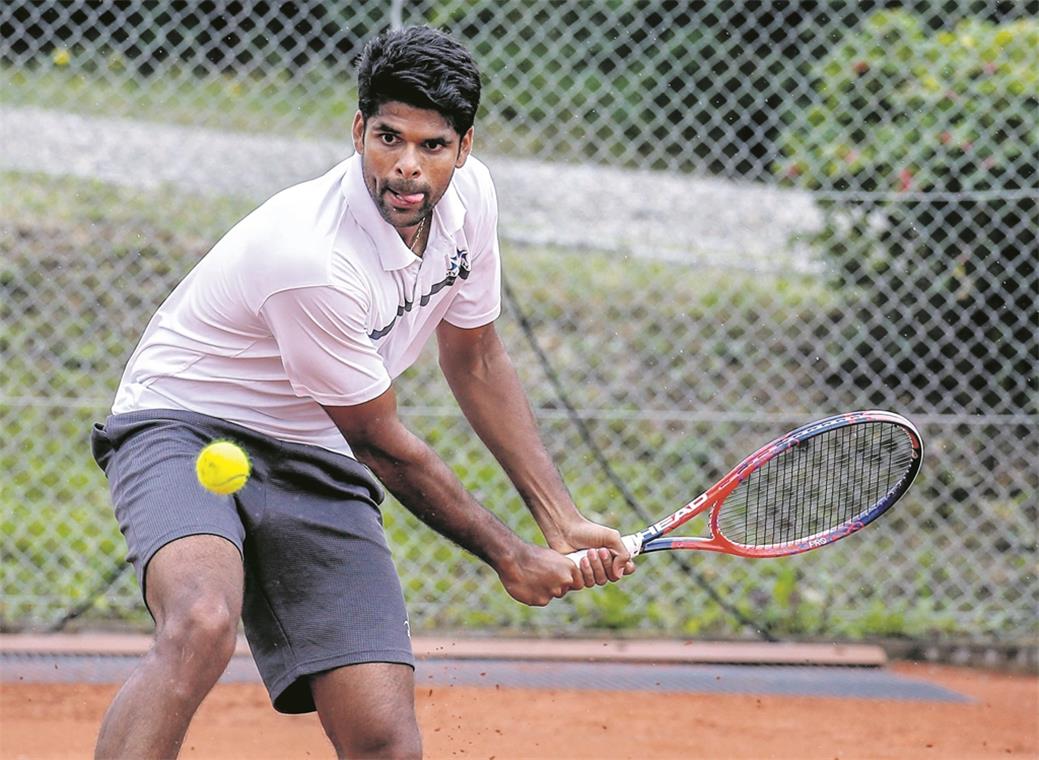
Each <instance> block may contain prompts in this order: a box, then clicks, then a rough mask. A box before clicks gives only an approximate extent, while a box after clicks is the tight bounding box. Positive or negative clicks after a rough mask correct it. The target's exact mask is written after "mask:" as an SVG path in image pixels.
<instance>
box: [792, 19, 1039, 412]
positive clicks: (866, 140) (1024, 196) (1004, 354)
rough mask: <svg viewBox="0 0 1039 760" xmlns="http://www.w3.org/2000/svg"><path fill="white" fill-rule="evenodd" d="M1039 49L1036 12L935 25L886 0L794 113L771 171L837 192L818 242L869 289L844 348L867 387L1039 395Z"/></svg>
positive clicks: (841, 270) (948, 407)
mask: <svg viewBox="0 0 1039 760" xmlns="http://www.w3.org/2000/svg"><path fill="white" fill-rule="evenodd" d="M1037 50H1039V21H1037V20H1035V19H1025V20H1019V21H1015V22H1012V23H1004V24H995V23H990V22H987V21H984V20H977V19H974V20H970V19H969V20H964V21H961V22H960V23H958V24H957V25H956V26H955V27H954V28H952V29H947V30H942V31H937V32H929V31H928V30H927V29H926V28H925V27H924V25H923V23H922V22H921V21H920V20H919V19H918V18H917V17H915V16H914V15H912V14H910V13H907V12H904V11H890V12H889V11H881V12H878V13H875V14H873V15H871V16H869V17H868V18H867V19H865V21H864V22H863V23H862V24H861V25H860V26H859V27H858V28H856V29H855V30H853V31H852V32H850V33H849V34H848V35H846V37H845V38H844V39H843V40H842V41H841V42H840V43H839V44H837V45H836V46H835V47H834V48H833V51H832V52H831V53H830V54H829V55H828V56H827V57H825V58H823V59H822V60H820V61H819V63H818V65H817V66H816V67H815V69H814V71H813V86H814V95H815V97H814V99H813V102H812V103H811V104H810V106H809V107H807V109H805V110H803V111H801V112H799V113H796V114H791V115H790V116H789V117H788V120H787V121H788V126H787V128H786V130H785V132H784V134H783V136H782V140H781V144H782V147H783V155H784V157H783V159H782V160H781V162H779V164H778V165H777V167H776V169H777V171H778V172H779V173H780V175H781V176H782V177H784V178H786V179H787V180H788V181H791V182H794V183H797V184H800V185H801V186H803V187H807V188H810V189H812V190H817V191H824V192H823V193H821V194H820V199H821V200H820V203H821V206H822V208H823V212H824V218H825V224H824V226H823V227H822V229H821V231H820V232H819V233H818V235H817V236H816V238H815V242H816V244H817V245H818V246H819V249H820V250H821V252H822V254H823V256H824V257H825V260H826V262H827V264H828V265H829V266H830V268H831V269H830V271H831V272H832V273H833V275H834V279H835V280H836V281H837V284H838V285H840V286H843V287H844V288H845V292H846V293H849V294H851V295H852V297H853V298H861V306H860V307H858V308H860V309H861V312H860V314H859V316H860V317H861V320H860V321H861V324H862V326H863V328H862V329H861V330H860V331H859V333H858V334H857V335H854V336H848V338H849V339H848V341H847V342H846V343H845V344H844V345H843V346H842V347H841V348H840V359H841V360H842V363H841V371H842V373H843V374H845V375H847V374H851V375H853V376H855V377H856V378H857V379H859V380H860V384H861V385H862V387H864V388H865V387H874V388H877V387H882V386H886V387H887V388H888V389H889V390H890V389H894V390H895V391H896V392H899V393H902V394H905V395H906V396H909V397H915V398H919V397H920V395H919V394H918V392H917V391H916V390H914V389H916V388H919V387H926V388H927V391H926V392H925V394H924V396H925V399H924V400H926V401H927V402H928V403H929V404H933V405H934V406H936V407H937V411H946V412H952V411H954V410H959V409H963V408H965V409H968V410H971V411H974V412H977V413H983V412H994V413H1016V412H1020V411H1022V410H1024V409H1026V408H1028V407H1029V406H1030V405H1034V403H1035V396H1034V394H1035V386H1034V372H1033V369H1032V367H1030V366H1029V365H1030V355H1031V357H1034V354H1035V351H1036V339H1035V331H1034V322H1033V320H1034V315H1035V310H1034V309H1035V306H1034V299H1035V292H1036V261H1037V259H1039V257H1037V255H1036V251H1037V241H1036V230H1037V229H1039V213H1037V203H1036V200H1037V192H1036V188H1037V182H1036V167H1037V166H1039V128H1037V126H1036V125H1037V124H1039V65H1037V63H1039V59H1037V55H1036V51H1037ZM935 315H937V318H935ZM878 377H879V378H880V379H881V380H882V381H883V382H882V383H878V382H877V379H878Z"/></svg>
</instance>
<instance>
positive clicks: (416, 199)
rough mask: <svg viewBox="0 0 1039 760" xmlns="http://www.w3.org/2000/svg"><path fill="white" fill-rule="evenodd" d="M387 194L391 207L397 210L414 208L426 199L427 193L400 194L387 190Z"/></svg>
mask: <svg viewBox="0 0 1039 760" xmlns="http://www.w3.org/2000/svg"><path fill="white" fill-rule="evenodd" d="M386 194H387V195H388V196H389V197H388V198H387V200H388V201H389V203H390V205H391V206H394V207H396V208H414V207H415V206H420V205H422V202H423V201H424V200H425V199H426V194H425V193H398V192H396V191H395V190H392V189H390V188H386Z"/></svg>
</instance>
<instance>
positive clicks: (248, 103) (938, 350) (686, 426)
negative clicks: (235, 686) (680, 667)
mask: <svg viewBox="0 0 1039 760" xmlns="http://www.w3.org/2000/svg"><path fill="white" fill-rule="evenodd" d="M1037 13H1039V9H1037V7H1036V4H1035V3H1031V2H1029V3H1006V2H974V1H971V0H941V1H939V0H933V1H924V0H919V1H918V2H902V3H895V2H883V3H881V2H838V1H837V0H833V1H832V2H815V1H813V2H807V1H804V2H788V3H769V4H750V3H739V2H727V1H725V0H719V1H718V2H698V3H670V2H637V1H635V0H615V1H613V2H608V3H592V2H554V1H552V2H550V1H549V0H544V1H539V2H513V1H512V0H508V1H505V2H503V1H501V0H496V1H495V2H491V0H486V1H485V0H469V1H465V2H463V1H462V0H453V1H446V2H432V1H431V0H428V1H423V2H367V3H348V4H347V3H342V4H340V3H326V2H319V1H318V0H297V1H296V2H273V1H272V2H230V1H227V2H222V1H217V0H213V1H211V2H198V3H186V2H169V3H157V2H146V1H145V0H129V1H126V2H116V1H115V0H105V1H98V2H87V1H86V0H75V1H72V0H70V1H66V2H61V1H59V0H53V1H51V2H30V1H29V0H15V1H14V2H8V3H5V4H3V6H2V7H0V34H2V38H3V40H2V44H3V49H2V51H0V119H2V121H0V128H2V130H3V134H2V142H0V183H2V187H0V255H2V260H0V297H2V301H0V316H2V332H0V350H2V352H3V358H2V366H0V378H2V381H3V387H2V395H0V419H2V421H3V429H4V431H5V435H4V437H3V450H2V464H3V473H4V474H3V477H2V480H0V489H2V490H0V509H2V513H0V528H2V539H0V540H2V563H3V589H2V593H3V599H2V605H3V607H2V620H0V624H2V626H3V627H4V628H6V629H13V628H24V627H54V626H59V625H63V624H65V623H66V622H68V620H69V618H70V617H74V616H77V615H82V616H83V617H84V618H86V619H88V620H93V621H98V620H105V621H112V620H130V621H137V622H140V621H142V620H144V619H145V618H144V613H143V612H142V611H141V606H140V602H139V598H138V592H137V589H136V585H135V582H134V581H133V579H132V574H130V573H127V572H123V571H122V563H121V559H122V555H123V552H124V548H123V545H122V539H121V537H120V536H119V534H118V530H117V528H116V525H115V522H114V519H113V518H112V516H111V513H110V508H109V506H108V495H107V491H106V488H105V483H104V479H103V477H102V475H101V473H100V472H99V471H98V470H97V468H96V467H95V466H94V464H93V463H92V461H91V460H90V455H89V451H88V445H87V431H88V429H89V426H90V423H91V422H92V421H93V420H95V419H99V418H101V417H103V416H104V415H105V414H106V411H107V408H108V405H109V404H110V402H111V397H112V395H113V392H114V388H115V384H116V382H117V380H118V377H119V374H120V371H121V369H122V366H123V364H124V362H125V360H126V359H127V357H128V355H129V353H130V351H131V350H132V348H133V346H134V344H135V342H136V340H137V338H138V337H139V335H140V332H141V331H142V330H143V327H144V325H145V323H146V321H147V319H148V317H149V315H150V313H151V312H152V311H153V310H154V308H155V307H156V306H157V305H158V303H159V302H160V301H161V300H162V299H163V298H164V297H165V295H166V294H167V293H168V292H169V291H170V289H171V288H172V287H173V286H174V285H175V283H176V282H177V281H178V279H179V278H180V277H181V276H183V274H184V273H185V272H186V271H187V270H188V269H189V268H190V267H191V266H192V265H193V263H194V262H195V261H197V259H198V258H199V257H200V256H201V255H203V254H204V253H205V251H206V250H207V249H208V247H209V246H210V245H211V244H212V243H213V241H215V240H216V239H217V238H218V237H219V236H220V234H222V232H223V231H225V230H226V229H227V228H228V227H229V226H230V225H232V224H233V223H234V222H235V221H236V220H237V219H238V218H240V217H241V216H242V215H244V214H245V213H246V212H248V211H249V210H250V209H251V208H252V206H253V205H255V204H256V203H257V202H258V201H260V200H262V199H263V198H264V197H265V196H266V195H267V194H269V193H271V192H273V191H275V190H277V189H279V188H280V187H283V186H285V185H287V184H289V183H291V182H294V181H298V180H302V179H305V178H309V177H310V176H314V175H315V174H317V173H319V172H321V171H322V170H324V169H326V168H327V167H328V166H329V165H331V164H332V163H333V162H335V161H337V160H339V159H340V158H342V157H344V156H345V155H346V154H347V153H348V151H349V139H348V132H349V123H350V119H351V117H352V114H353V110H354V108H355V92H354V83H353V80H352V71H353V69H352V67H353V63H354V60H355V57H356V55H357V53H358V52H359V50H360V47H361V45H362V44H363V42H364V40H365V39H367V38H368V37H369V36H370V35H371V34H373V33H375V32H377V31H379V30H381V29H383V28H385V27H387V26H389V25H391V24H393V23H405V24H411V23H419V22H425V23H430V24H433V25H436V26H439V27H442V28H445V29H448V30H450V31H452V32H453V33H455V34H456V35H457V36H458V37H459V38H461V39H463V40H464V41H466V42H467V43H468V44H469V45H470V46H471V48H472V49H473V51H474V53H475V54H476V57H477V59H478V61H479V63H480V65H481V68H482V71H483V74H484V82H485V88H484V100H483V106H482V108H481V112H480V116H479V120H478V134H477V150H476V152H477V154H478V155H479V156H480V157H481V158H482V159H483V160H484V161H485V162H486V163H488V165H489V166H490V167H491V170H492V173H493V175H494V177H495V180H496V184H497V186H498V190H499V197H500V202H501V216H502V224H501V235H502V238H503V241H504V246H503V248H504V256H505V267H506V283H507V292H506V296H507V297H506V307H507V308H506V313H505V315H504V316H503V317H502V319H501V321H500V329H501V331H502V333H503V335H504V337H505V339H506V341H507V344H508V346H509V347H510V350H511V352H512V354H513V357H514V359H515V362H516V364H517V366H518V368H519V371H520V372H521V374H522V376H523V378H524V381H525V383H526V385H527V387H528V389H529V392H530V395H531V399H532V402H533V405H534V407H535V410H536V413H537V415H538V419H539V421H540V424H541V426H542V429H543V432H544V436H545V438H546V440H547V443H548V445H549V447H550V449H551V450H552V452H553V453H554V454H555V456H556V457H557V460H558V462H559V466H560V469H561V470H562V472H563V473H564V476H565V478H566V480H567V482H568V484H569V486H570V488H571V490H572V491H573V493H574V495H575V498H576V500H577V502H578V504H579V505H581V507H582V508H583V509H584V510H585V511H586V512H587V513H588V514H589V515H590V516H593V517H597V518H601V519H603V520H604V521H607V522H609V523H611V524H614V525H616V526H617V527H619V528H621V529H627V530H630V529H634V528H637V527H640V526H641V525H642V524H643V523H644V522H645V516H654V515H660V514H664V513H667V512H670V511H671V510H672V509H673V508H674V507H675V506H676V505H678V504H680V503H684V502H685V501H686V500H687V499H688V498H690V497H691V496H693V495H695V493H698V492H699V491H700V490H702V489H703V488H704V487H706V486H707V485H709V484H710V483H711V482H713V481H714V480H715V479H716V478H717V477H718V476H720V475H721V474H723V473H724V472H725V471H726V470H727V469H728V467H729V466H731V465H732V464H733V463H734V462H735V461H737V460H738V458H739V457H741V456H742V455H744V454H745V453H747V452H748V451H750V450H752V449H753V448H755V447H756V446H757V445H760V444H761V443H763V442H765V441H766V440H768V439H769V438H770V437H773V436H774V435H777V434H779V433H781V432H783V431H785V430H786V429H789V428H791V427H793V426H794V425H796V424H799V423H801V422H804V421H806V420H808V419H811V418H814V417H818V416H822V415H825V414H829V413H833V412H836V411H843V410H848V409H853V408H863V407H886V408H892V409H894V410H896V411H899V412H901V413H903V414H906V415H908V416H910V417H911V418H912V419H913V420H914V421H915V422H917V424H918V425H919V427H920V428H921V431H922V433H923V435H924V438H925V442H926V456H925V463H924V468H923V470H922V473H921V475H920V478H919V481H918V483H917V484H916V486H915V487H914V489H913V490H912V491H911V492H910V494H909V496H908V497H907V499H906V501H905V502H903V503H901V504H899V506H898V508H897V509H896V510H894V511H893V512H892V513H891V514H890V515H889V516H886V517H885V518H884V519H883V520H882V521H881V522H880V523H878V524H877V525H876V526H873V527H871V528H870V529H869V531H868V532H867V533H864V534H863V535H862V536H860V537H855V538H852V539H849V540H848V541H844V542H841V543H839V544H837V545H835V546H834V547H831V548H829V549H826V550H824V551H820V552H814V553H810V554H808V555H804V556H801V557H796V558H791V559H787V560H774V561H747V560H736V559H732V558H727V557H722V556H713V555H712V556H695V557H690V558H685V559H676V558H669V557H652V558H648V559H646V560H644V561H643V563H642V564H643V567H642V570H641V572H640V573H638V574H637V575H635V576H634V577H632V578H630V579H626V580H625V581H624V582H623V583H621V584H618V585H616V586H613V587H610V588H606V589H599V590H596V591H592V592H583V593H580V594H573V595H571V596H569V597H567V598H566V599H564V600H562V601H560V602H557V603H553V604H552V605H551V606H550V607H548V608H547V609H544V610H530V609H526V608H523V607H521V606H519V605H516V604H514V603H512V602H511V601H510V600H509V599H508V598H507V596H506V595H505V594H504V592H503V591H502V590H501V589H500V587H499V586H498V585H497V584H496V582H495V580H494V577H493V573H491V572H490V571H489V570H488V569H487V568H485V567H483V566H481V565H480V564H479V563H477V562H475V561H473V560H472V559H470V558H468V557H466V556H464V555H463V554H462V553H461V552H460V551H458V550H457V549H455V548H453V547H452V546H450V545H449V544H448V543H447V542H446V541H444V540H442V539H439V538H435V537H434V534H432V533H431V532H430V531H428V530H427V529H425V528H423V527H420V526H419V525H417V524H416V522H415V521H414V520H413V519H412V518H411V517H410V516H409V515H408V514H407V513H406V512H405V511H404V510H403V509H402V508H401V507H400V506H399V505H396V504H393V503H389V504H387V505H386V506H385V510H384V512H385V516H386V522H387V526H388V530H389V532H390V535H391V542H392V544H393V546H394V550H395V554H396V558H397V562H398V565H399V568H400V570H401V573H402V576H403V578H404V582H405V588H406V593H407V596H408V601H409V606H410V609H411V613H412V624H413V627H414V628H415V629H422V630H427V631H428V630H433V629H440V630H444V629H453V628H462V627H465V628H469V629H472V628H481V629H488V630H502V629H524V630H540V631H568V632H572V631H576V630H579V629H588V628H590V629H600V630H601V629H617V630H631V631H633V632H636V633H638V632H641V633H648V632H654V633H663V634H669V635H699V636H737V637H754V636H772V637H776V638H789V637H802V638H815V637H825V638H826V639H855V638H863V637H878V636H905V637H909V638H911V639H925V638H931V637H945V638H947V639H952V638H957V639H969V640H972V641H985V642H993V641H994V642H1003V643H1013V642H1022V641H1024V642H1034V640H1035V637H1036V633H1037V621H1036V612H1037V608H1039V580H1037V577H1036V576H1037V527H1036V521H1037V492H1039V483H1037V470H1036V461H1035V456H1036V452H1037V451H1039V426H1037V419H1039V418H1037V383H1036V360H1037V351H1039V349H1037V338H1036V332H1037V330H1036V328H1037V323H1036V322H1037V315H1036V306H1035V303H1036V295H1037V290H1039V283H1037V275H1036V263H1037V260H1039V244H1037V241H1036V230H1037V229H1039V212H1037V200H1039V190H1037V178H1036V167H1037V166H1039V126H1037V125H1039V52H1037V51H1039V21H1037V18H1036V17H1037ZM399 397H400V399H401V401H402V405H403V406H402V411H403V414H404V415H406V419H407V422H408V424H409V425H410V426H411V427H412V428H413V429H414V430H416V431H417V432H418V433H419V434H421V435H422V436H424V437H425V438H426V439H427V440H428V441H429V442H430V443H431V444H432V445H433V446H434V447H435V448H436V449H437V450H438V451H440V452H442V453H443V454H444V456H445V457H446V458H447V460H448V461H449V463H450V464H451V466H452V467H453V468H454V469H455V470H456V471H457V472H458V473H459V475H460V476H461V477H462V478H463V480H464V481H465V482H466V483H467V484H468V485H469V486H470V487H471V488H472V489H473V490H474V492H475V493H476V494H477V495H478V496H479V497H480V498H481V499H482V500H483V502H484V503H485V504H487V505H489V506H490V507H491V508H492V509H493V510H494V511H496V512H497V513H498V514H499V515H501V516H502V517H503V518H504V519H506V520H507V521H508V522H509V523H510V524H512V525H514V526H515V527H516V528H517V529H518V530H520V531H521V532H523V533H524V535H527V536H528V537H531V538H533V537H534V536H535V535H536V531H535V528H534V526H533V524H532V522H531V521H530V519H529V518H528V517H526V516H525V515H524V512H523V509H522V506H521V505H520V504H519V501H518V498H517V497H516V496H515V495H514V494H513V492H512V491H511V490H510V488H509V486H508V483H507V481H506V480H505V479H504V478H503V476H502V475H501V473H500V471H499V470H498V468H497V467H496V465H494V463H493V461H492V460H489V458H488V456H487V455H486V454H485V453H484V451H483V450H482V448H481V446H480V445H479V443H478V442H477V441H476V440H475V437H474V436H473V435H472V434H471V432H470V431H469V429H468V427H467V426H466V424H465V421H464V419H463V418H462V417H461V415H460V414H459V413H458V411H457V409H456V407H455V406H454V404H453V402H452V400H451V397H450V393H449V392H448V391H447V390H446V386H445V384H444V383H443V381H442V380H441V379H440V378H439V376H438V371H437V369H436V367H435V362H434V361H432V360H431V357H430V356H425V357H424V358H423V360H422V361H420V363H419V364H418V365H417V366H416V367H415V368H413V369H412V370H410V371H409V372H408V373H407V374H406V375H405V376H404V377H403V378H402V380H401V382H400V387H399ZM640 513H641V514H640Z"/></svg>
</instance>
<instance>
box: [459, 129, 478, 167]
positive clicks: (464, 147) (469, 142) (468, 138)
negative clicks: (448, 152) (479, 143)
mask: <svg viewBox="0 0 1039 760" xmlns="http://www.w3.org/2000/svg"><path fill="white" fill-rule="evenodd" d="M473 134H474V133H473V128H472V127H469V129H467V130H466V132H465V134H464V135H462V139H461V140H460V141H459V143H458V159H457V160H456V161H455V168H456V169H461V168H462V167H463V166H464V165H465V159H467V158H469V154H470V153H471V152H472V150H473Z"/></svg>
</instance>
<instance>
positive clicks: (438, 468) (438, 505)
mask: <svg viewBox="0 0 1039 760" xmlns="http://www.w3.org/2000/svg"><path fill="white" fill-rule="evenodd" d="M354 454H355V455H356V456H357V458H358V459H359V460H360V461H362V462H364V464H366V465H368V466H369V467H370V468H371V469H372V471H373V472H374V473H375V475H376V477H378V478H379V480H380V481H382V483H383V485H385V486H386V488H387V489H388V490H389V491H390V493H392V494H393V495H394V496H395V497H396V498H397V500H398V501H400V502H401V504H403V505H404V506H405V507H406V508H407V509H408V510H409V511H410V512H412V513H413V514H414V515H415V516H416V517H418V518H419V519H420V520H422V522H424V523H425V524H426V525H428V526H429V527H431V528H433V530H435V531H437V532H438V533H440V534H441V535H443V536H445V537H446V538H448V539H450V540H451V541H453V542H455V543H456V544H458V545H459V546H461V547H462V548H463V549H466V550H467V551H469V552H471V553H473V554H475V555H476V556H477V557H479V558H480V559H482V560H484V561H485V562H487V563H488V564H489V565H491V566H492V567H494V568H495V569H499V570H500V569H501V567H502V565H503V564H506V563H508V562H510V561H511V560H512V558H513V555H514V554H515V552H516V550H517V548H518V545H519V544H521V543H522V539H520V538H519V537H518V536H517V535H516V534H515V533H514V532H513V531H512V530H510V529H509V528H508V527H507V526H506V525H505V524H504V523H502V522H501V521H500V520H499V519H498V518H497V517H495V516H494V515H493V514H492V513H491V512H489V511H488V510H486V509H484V508H483V507H482V506H481V505H480V504H479V503H478V502H477V501H476V500H475V499H474V498H473V497H472V496H471V495H470V494H469V493H468V492H467V491H466V490H465V488H464V487H463V486H462V483H461V482H460V481H459V480H458V478H457V477H456V476H455V474H454V473H453V472H452V471H451V469H450V468H449V467H448V466H447V465H446V464H445V463H444V462H443V460H441V459H440V457H438V456H437V455H436V453H435V452H434V451H433V450H432V449H430V448H429V446H427V445H426V444H425V443H423V442H422V441H421V440H419V439H418V438H416V437H415V436H413V435H412V434H411V433H409V432H407V431H405V430H403V428H402V435H401V436H400V437H398V438H397V439H395V441H394V449H393V450H392V451H390V450H387V448H385V447H378V448H377V447H373V446H367V447H366V446H355V449H354Z"/></svg>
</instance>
